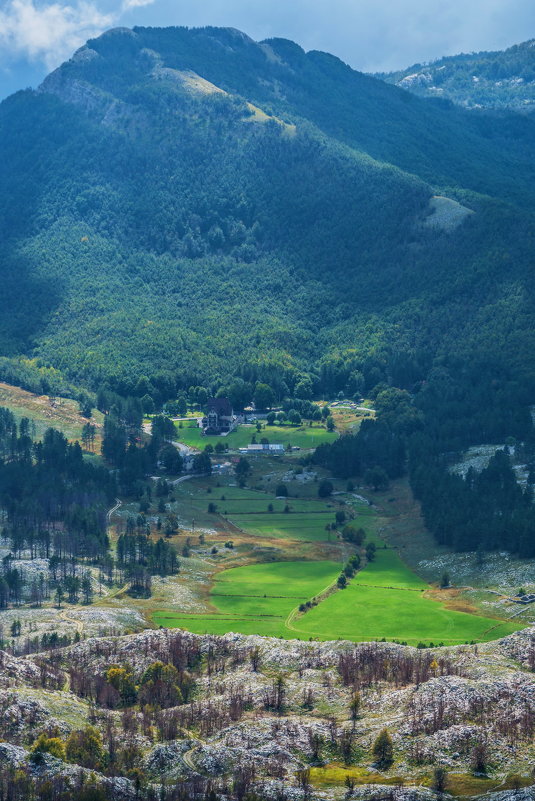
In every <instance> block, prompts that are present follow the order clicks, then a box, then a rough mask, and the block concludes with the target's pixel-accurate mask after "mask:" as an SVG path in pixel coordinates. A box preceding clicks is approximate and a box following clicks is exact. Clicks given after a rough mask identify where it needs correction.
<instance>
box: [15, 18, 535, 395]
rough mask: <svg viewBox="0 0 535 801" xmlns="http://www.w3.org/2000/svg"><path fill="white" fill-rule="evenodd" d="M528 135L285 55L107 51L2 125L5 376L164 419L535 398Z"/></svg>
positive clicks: (211, 42) (188, 39) (212, 44)
mask: <svg viewBox="0 0 535 801" xmlns="http://www.w3.org/2000/svg"><path fill="white" fill-rule="evenodd" d="M534 132H535V128H534V124H533V122H532V121H531V120H530V119H528V118H520V117H517V116H515V115H509V116H502V117H500V118H499V119H498V118H496V117H495V116H493V115H485V114H476V115H474V114H472V113H469V112H465V111H463V110H461V109H457V108H451V107H448V106H445V105H443V104H442V105H441V104H437V103H434V102H430V101H427V100H422V99H419V98H413V97H412V96H410V95H407V93H406V92H403V91H401V90H399V89H397V88H396V87H391V86H387V85H386V84H385V83H384V82H382V81H378V80H375V79H373V78H370V77H367V76H364V75H362V74H360V73H357V72H355V71H353V70H350V69H349V67H347V66H345V65H344V64H342V62H340V61H339V60H337V59H335V58H333V57H332V56H329V55H327V54H323V53H314V52H313V53H308V54H305V52H304V51H303V50H302V49H301V48H299V47H298V46H297V45H295V44H293V43H291V42H287V41H283V40H273V41H270V42H264V43H260V44H258V43H255V42H253V41H252V40H251V39H249V38H248V37H246V36H245V35H243V34H240V33H239V32H236V31H232V30H227V29H199V30H187V29H182V28H167V29H135V30H134V31H129V30H126V29H120V30H115V31H111V32H109V33H107V34H104V35H103V36H101V37H100V38H99V39H97V40H92V41H90V42H89V43H88V45H87V47H85V48H82V50H81V51H79V52H78V53H77V54H76V55H75V57H74V58H73V59H72V60H71V61H69V62H67V63H66V64H64V65H63V66H62V67H61V68H60V69H59V70H56V71H55V72H54V73H52V74H51V75H50V76H49V77H48V78H47V79H46V80H45V82H44V84H43V86H42V87H41V89H40V91H38V92H33V91H26V92H19V93H17V94H16V95H13V96H12V97H10V98H8V99H7V100H6V101H4V102H3V103H2V104H1V106H0V146H1V148H2V153H3V154H4V158H3V159H2V163H1V164H0V186H2V191H1V192H0V234H1V237H0V242H1V244H0V270H1V273H2V282H3V292H2V296H1V298H0V353H1V354H3V355H6V356H10V357H16V356H18V355H31V356H37V357H38V359H40V360H41V361H40V363H41V364H43V363H44V364H48V365H52V366H53V367H55V368H58V369H59V370H60V371H61V373H62V374H63V375H64V376H65V378H66V379H68V380H69V381H71V382H73V383H74V384H78V385H86V386H89V387H91V388H94V389H96V388H98V387H99V386H101V385H102V384H104V383H106V384H107V385H109V386H111V387H112V388H114V389H116V390H118V391H119V392H121V393H122V394H132V393H134V391H135V387H136V385H137V382H138V379H139V376H140V375H142V376H146V377H147V378H148V382H149V383H148V385H149V386H150V387H153V388H154V393H153V395H154V396H155V397H157V398H160V399H162V400H163V399H165V398H166V397H173V396H174V395H175V393H176V392H177V391H179V390H180V389H187V388H188V387H189V386H191V385H198V384H205V385H207V386H210V387H215V388H217V387H218V386H220V385H221V384H222V383H224V382H225V381H226V380H228V379H229V378H232V376H234V375H236V374H238V375H240V376H242V377H243V378H245V379H246V380H247V381H253V382H254V381H255V380H258V379H260V380H263V381H267V382H268V383H270V384H271V385H272V386H273V387H274V388H275V391H276V394H277V395H278V396H279V397H283V396H285V395H288V394H289V395H290V396H291V395H292V394H293V392H294V388H295V386H296V384H298V383H299V382H300V381H302V379H303V377H305V379H306V381H309V384H310V386H311V388H312V391H313V392H318V393H319V392H321V393H325V392H327V393H328V392H333V391H346V389H347V390H348V391H349V390H351V387H353V386H356V384H355V381H357V384H359V381H360V378H355V376H360V375H363V376H364V380H365V383H366V385H367V386H368V387H370V388H372V387H373V386H375V385H376V384H377V383H378V382H380V381H391V380H393V381H394V383H395V382H396V377H395V373H396V371H397V372H401V373H402V375H403V377H404V378H403V380H404V381H405V383H409V384H413V383H414V381H415V380H418V379H421V378H423V377H424V376H425V374H426V372H427V371H428V370H429V368H430V367H431V366H432V363H433V359H434V358H435V357H438V358H442V357H443V356H444V355H446V356H447V357H448V358H450V357H451V356H452V354H453V355H454V356H455V358H457V357H459V358H461V360H464V359H465V358H466V357H467V354H470V356H471V357H472V356H473V354H474V353H475V354H478V355H479V356H481V357H486V356H487V354H489V353H492V358H493V359H495V360H496V361H497V362H498V363H500V364H501V365H502V368H503V366H504V365H506V366H507V370H513V371H514V372H516V371H520V372H521V373H522V374H523V375H524V376H525V375H526V374H527V375H530V374H531V373H532V372H533V371H532V370H531V361H532V358H533V356H532V354H533V352H534V349H533V344H534V343H533V335H532V319H533V300H532V298H533V293H532V281H533V279H532V269H531V252H532V236H533V230H534V229H533V224H532V223H533V217H532V209H533V206H534V204H535V195H534V192H535V190H534V187H535V181H534V178H535V175H534V172H535V166H534V162H533V159H532V158H531V153H532V149H533V148H532V146H533V141H534ZM435 195H441V196H442V195H445V196H447V197H450V198H452V199H456V200H457V201H459V203H460V204H461V207H462V208H461V213H460V215H459V216H458V219H457V223H458V225H457V226H456V227H455V226H454V227H453V228H452V227H451V225H450V224H449V223H445V222H444V221H441V219H439V216H437V212H436V211H435V209H436V208H438V207H439V206H437V204H436V203H435V201H433V200H432V198H433V196H435ZM456 208H459V207H456ZM463 209H466V211H463ZM470 212H475V213H470ZM465 214H466V215H467V216H463V215H465ZM400 354H401V355H400ZM404 354H411V356H410V361H411V367H410V369H409V370H407V369H406V356H405V355H404ZM400 359H401V362H400ZM404 360H405V361H404ZM38 363H39V362H38ZM396 365H397V366H396ZM400 365H402V366H401V367H400ZM17 370H19V368H13V366H12V364H11V365H10V363H9V362H3V363H2V365H1V371H2V375H3V376H4V377H5V378H6V379H7V380H10V381H11V382H15V381H17V380H19V381H23V382H24V383H25V384H26V385H28V384H29V383H31V379H30V378H28V375H27V373H28V371H29V368H28V367H27V366H25V368H24V370H25V371H24V377H23V378H21V377H20V376H21V372H20V370H19V371H18V372H17ZM352 382H353V383H352ZM398 383H399V382H398ZM146 385H147V384H145V385H144V386H146ZM403 385H405V384H403ZM145 391H146V390H145ZM354 391H355V390H354V389H353V390H352V394H353V392H354Z"/></svg>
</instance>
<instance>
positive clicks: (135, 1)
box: [121, 0, 154, 12]
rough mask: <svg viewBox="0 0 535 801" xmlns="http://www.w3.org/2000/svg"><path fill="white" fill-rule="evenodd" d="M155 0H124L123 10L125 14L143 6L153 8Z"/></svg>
mask: <svg viewBox="0 0 535 801" xmlns="http://www.w3.org/2000/svg"><path fill="white" fill-rule="evenodd" d="M153 3H154V0H123V4H122V6H121V10H122V11H123V12H126V11H131V10H132V9H134V8H141V7H142V6H151V5H152V4H153Z"/></svg>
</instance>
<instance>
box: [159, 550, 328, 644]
mask: <svg viewBox="0 0 535 801" xmlns="http://www.w3.org/2000/svg"><path fill="white" fill-rule="evenodd" d="M339 572H340V565H339V564H337V563H336V562H330V561H322V562H271V563H269V564H258V565H247V566H245V567H235V568H231V569H230V570H224V571H223V572H221V573H219V574H218V575H217V577H216V580H215V581H214V584H213V587H212V591H211V594H210V602H211V603H212V605H213V606H214V607H215V608H216V610H217V611H216V612H213V613H208V614H206V615H187V616H184V615H177V614H175V613H173V612H165V611H160V612H156V613H155V614H154V622H155V623H156V624H159V625H162V626H167V627H170V628H176V627H180V628H187V629H188V630H190V631H194V632H198V633H203V632H213V633H214V634H220V633H224V632H227V631H240V632H242V633H244V634H263V635H266V636H270V635H271V636H274V637H279V636H292V635H291V633H290V630H289V629H287V628H286V627H285V621H286V619H287V617H288V615H289V614H290V613H291V612H292V610H293V609H295V607H296V606H298V605H299V604H300V603H302V602H303V601H307V600H309V599H310V598H313V597H314V596H315V595H317V594H319V593H320V592H322V590H324V589H325V588H326V587H328V586H329V585H330V584H332V582H333V581H334V580H335V579H336V577H337V575H338V573H339Z"/></svg>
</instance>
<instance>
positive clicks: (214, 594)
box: [153, 529, 522, 645]
mask: <svg viewBox="0 0 535 801" xmlns="http://www.w3.org/2000/svg"><path fill="white" fill-rule="evenodd" d="M270 535H271V536H275V532H274V531H273V529H271V530H270ZM281 536H282V535H281ZM339 572H340V564H338V563H336V562H332V561H322V562H274V563H267V564H256V565H248V566H245V567H237V568H232V569H230V570H225V571H223V572H221V573H219V574H217V577H216V579H215V581H214V583H213V586H212V590H211V593H210V603H211V605H212V606H213V608H214V611H213V612H210V613H207V614H199V615H187V616H185V615H179V614H176V613H174V612H164V611H161V612H157V613H156V614H155V615H154V618H153V619H154V622H155V623H156V624H157V625H162V626H167V627H171V628H172V627H179V628H185V629H188V630H189V631H193V632H197V633H204V632H211V633H214V634H223V633H225V632H228V631H237V632H241V633H243V634H262V635H265V636H275V637H286V638H297V639H309V638H315V639H320V640H333V639H346V640H353V641H368V640H379V639H383V638H386V639H387V640H394V639H395V640H399V641H403V642H407V643H408V644H409V645H416V644H418V643H419V642H424V643H431V642H433V643H434V644H435V645H436V644H438V643H443V644H444V645H455V644H458V643H464V642H470V641H472V640H474V641H480V642H481V641H486V640H492V639H496V638H498V637H503V636H505V635H506V634H510V633H512V632H513V631H516V630H517V629H519V628H522V624H521V623H519V624H515V623H513V622H504V621H501V620H498V619H495V618H488V617H482V616H479V615H473V614H469V613H467V612H458V611H455V610H451V609H447V608H446V607H445V605H444V604H443V603H441V602H440V601H436V600H433V599H432V598H427V597H425V590H426V589H429V587H428V585H427V584H426V583H425V582H424V581H422V580H421V579H420V578H419V577H418V576H417V575H416V574H415V573H413V572H412V571H411V570H410V569H409V568H408V567H407V566H406V565H405V564H404V563H403V562H402V560H401V559H400V558H399V556H398V555H397V554H396V553H395V552H394V551H392V550H390V549H383V548H379V549H378V551H377V556H376V559H375V561H374V562H371V563H370V564H368V565H367V566H366V568H365V569H364V570H362V571H360V572H359V573H357V575H356V576H355V577H354V578H353V580H352V581H350V582H349V584H348V586H347V587H346V588H345V589H344V590H335V591H334V592H332V593H331V594H329V595H328V596H327V597H326V598H324V599H323V600H322V601H321V602H320V603H319V604H318V605H317V606H315V607H313V608H312V609H310V610H309V611H308V612H306V613H305V614H300V613H298V611H297V610H298V607H299V604H301V603H302V602H303V601H306V600H310V599H312V598H313V597H314V596H316V595H318V594H319V593H321V592H322V591H323V590H325V589H326V588H327V587H328V586H329V585H332V584H334V582H335V581H336V578H337V576H338V574H339Z"/></svg>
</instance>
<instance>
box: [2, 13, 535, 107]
mask: <svg viewBox="0 0 535 801" xmlns="http://www.w3.org/2000/svg"><path fill="white" fill-rule="evenodd" d="M118 24H119V25H121V24H123V25H128V26H132V25H150V26H167V25H187V26H192V27H193V26H201V25H216V26H217V25H221V26H230V27H234V28H239V29H240V30H242V31H244V32H245V33H247V34H249V36H252V37H253V38H254V39H257V40H260V39H264V38H268V37H271V36H281V37H284V38H287V39H293V40H294V41H295V42H298V43H299V44H300V45H301V46H302V47H304V48H305V49H306V50H311V49H316V50H326V51H328V52H330V53H334V54H335V55H337V56H339V57H340V58H341V59H343V60H344V61H346V62H347V63H348V64H351V66H352V67H355V68H356V69H360V70H363V71H367V72H375V71H383V70H384V71H387V70H392V69H398V68H400V67H407V66H409V65H411V64H414V63H416V62H423V61H429V60H432V59H435V58H439V57H440V56H443V55H453V54H455V53H459V52H463V51H464V52H473V51H477V50H500V49H503V48H505V47H509V46H510V45H512V44H515V43H517V42H522V41H525V40H526V39H529V38H531V37H534V36H535V3H534V0H447V2H444V0H0V97H2V96H3V95H5V94H7V93H8V92H9V91H14V90H15V89H17V88H20V87H21V86H25V85H28V84H33V85H35V84H36V83H38V82H39V81H40V80H42V78H43V77H44V73H45V71H49V70H51V69H53V68H54V67H57V66H58V65H59V64H60V63H61V62H62V61H63V60H65V59H66V58H69V57H70V56H71V55H72V53H73V52H74V51H75V50H76V49H77V48H78V47H80V45H81V44H83V43H84V42H85V41H86V40H87V39H89V38H91V37H94V36H98V35H99V34H100V33H102V32H103V31H104V30H106V29H107V28H111V27H113V26H115V25H118Z"/></svg>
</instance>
